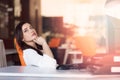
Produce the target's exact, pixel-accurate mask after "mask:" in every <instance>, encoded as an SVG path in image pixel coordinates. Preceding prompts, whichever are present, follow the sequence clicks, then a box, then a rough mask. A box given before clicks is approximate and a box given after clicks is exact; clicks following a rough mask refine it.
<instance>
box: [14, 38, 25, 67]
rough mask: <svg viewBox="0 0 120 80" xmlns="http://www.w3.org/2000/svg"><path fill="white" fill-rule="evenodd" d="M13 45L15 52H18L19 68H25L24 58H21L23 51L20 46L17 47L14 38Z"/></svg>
mask: <svg viewBox="0 0 120 80" xmlns="http://www.w3.org/2000/svg"><path fill="white" fill-rule="evenodd" d="M14 44H15V47H16V50H17V52H18V56H19V59H20V63H21V66H26V64H25V61H24V58H23V51H22V49H21V48H20V46H19V45H18V43H17V41H16V39H15V38H14Z"/></svg>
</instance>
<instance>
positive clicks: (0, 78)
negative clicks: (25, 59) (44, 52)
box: [0, 66, 120, 80]
mask: <svg viewBox="0 0 120 80" xmlns="http://www.w3.org/2000/svg"><path fill="white" fill-rule="evenodd" d="M0 80H120V75H93V74H91V73H90V72H87V71H86V70H85V69H82V70H51V69H40V68H38V67H34V66H10V67H5V68H0Z"/></svg>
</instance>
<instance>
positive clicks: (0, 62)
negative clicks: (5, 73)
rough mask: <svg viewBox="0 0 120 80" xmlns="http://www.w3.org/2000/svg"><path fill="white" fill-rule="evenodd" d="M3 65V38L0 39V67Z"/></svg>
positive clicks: (4, 61) (4, 63)
mask: <svg viewBox="0 0 120 80" xmlns="http://www.w3.org/2000/svg"><path fill="white" fill-rule="evenodd" d="M4 66H7V63H6V55H5V47H4V43H3V40H0V67H4Z"/></svg>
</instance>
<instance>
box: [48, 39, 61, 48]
mask: <svg viewBox="0 0 120 80" xmlns="http://www.w3.org/2000/svg"><path fill="white" fill-rule="evenodd" d="M60 41H61V39H60V38H52V39H51V40H50V41H49V43H48V45H49V47H50V48H55V47H58V46H59V45H60Z"/></svg>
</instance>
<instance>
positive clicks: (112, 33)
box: [107, 16, 120, 53]
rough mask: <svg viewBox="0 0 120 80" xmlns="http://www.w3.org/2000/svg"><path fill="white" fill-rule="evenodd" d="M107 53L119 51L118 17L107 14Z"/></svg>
mask: <svg viewBox="0 0 120 80" xmlns="http://www.w3.org/2000/svg"><path fill="white" fill-rule="evenodd" d="M107 22H108V25H107V48H108V53H120V19H118V18H115V17H112V16H107Z"/></svg>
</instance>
